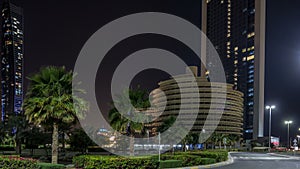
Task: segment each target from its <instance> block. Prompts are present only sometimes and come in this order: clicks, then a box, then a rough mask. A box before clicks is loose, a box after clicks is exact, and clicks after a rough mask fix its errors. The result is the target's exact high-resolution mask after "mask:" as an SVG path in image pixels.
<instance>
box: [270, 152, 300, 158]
mask: <svg viewBox="0 0 300 169" xmlns="http://www.w3.org/2000/svg"><path fill="white" fill-rule="evenodd" d="M267 154H268V155H270V156H277V157H286V158H291V159H296V160H300V157H296V156H291V155H283V154H276V153H267Z"/></svg>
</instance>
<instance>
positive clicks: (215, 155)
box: [179, 151, 228, 162]
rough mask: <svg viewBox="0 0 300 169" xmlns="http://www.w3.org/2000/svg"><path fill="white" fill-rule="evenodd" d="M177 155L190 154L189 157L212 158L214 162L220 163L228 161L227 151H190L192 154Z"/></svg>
mask: <svg viewBox="0 0 300 169" xmlns="http://www.w3.org/2000/svg"><path fill="white" fill-rule="evenodd" d="M179 154H190V155H197V156H200V157H201V158H212V159H215V160H216V162H222V161H226V160H227V159H228V152H227V151H192V152H182V153H179Z"/></svg>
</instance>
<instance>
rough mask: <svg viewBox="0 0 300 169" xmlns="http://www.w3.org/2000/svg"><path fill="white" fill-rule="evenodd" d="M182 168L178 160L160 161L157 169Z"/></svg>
mask: <svg viewBox="0 0 300 169" xmlns="http://www.w3.org/2000/svg"><path fill="white" fill-rule="evenodd" d="M176 167H182V161H180V160H165V161H160V163H159V168H176Z"/></svg>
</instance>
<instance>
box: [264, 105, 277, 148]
mask: <svg viewBox="0 0 300 169" xmlns="http://www.w3.org/2000/svg"><path fill="white" fill-rule="evenodd" d="M275 108H276V106H274V105H272V106H266V109H267V110H269V112H270V115H269V152H270V151H271V122H272V109H275Z"/></svg>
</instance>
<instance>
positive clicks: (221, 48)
mask: <svg viewBox="0 0 300 169" xmlns="http://www.w3.org/2000/svg"><path fill="white" fill-rule="evenodd" d="M265 8H266V1H265V0H203V2H202V30H203V32H204V33H206V35H207V37H208V38H209V39H210V41H211V42H212V43H213V45H214V46H215V48H216V50H217V52H218V54H219V56H220V58H221V60H222V63H223V66H224V69H225V73H226V79H227V83H231V84H233V85H234V89H236V90H239V91H241V92H243V93H244V127H243V128H244V138H245V139H256V138H257V137H263V125H264V65H265V15H266V14H265V12H266V11H265Z"/></svg>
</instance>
